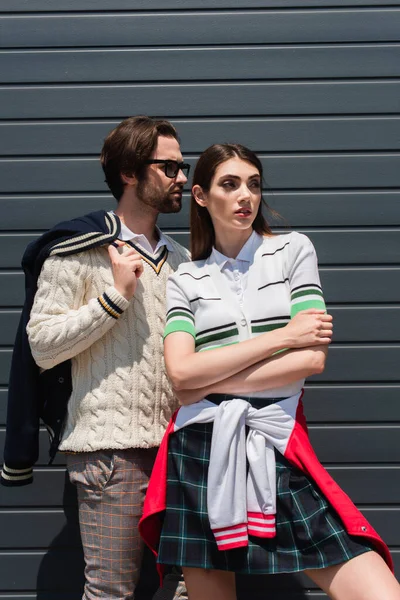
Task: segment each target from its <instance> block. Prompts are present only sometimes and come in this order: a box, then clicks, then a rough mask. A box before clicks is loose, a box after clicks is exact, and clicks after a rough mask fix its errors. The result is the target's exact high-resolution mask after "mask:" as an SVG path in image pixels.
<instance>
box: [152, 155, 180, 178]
mask: <svg viewBox="0 0 400 600" xmlns="http://www.w3.org/2000/svg"><path fill="white" fill-rule="evenodd" d="M145 164H146V165H162V164H163V165H164V169H163V170H164V174H165V176H166V177H168V178H169V179H174V178H175V177H176V176H177V175H178V173H179V171H182V172H183V174H184V175H185V177H188V176H189V172H190V165H189V163H185V162H180V163H179V162H178V161H177V160H172V159H169V158H166V159H161V158H160V159H152V160H146V161H145ZM171 164H173V165H175V166H176V171H175V174H174V175H168V173H167V169H168V166H169V165H171ZM184 170H186V171H187V172H186V173H185V171H184Z"/></svg>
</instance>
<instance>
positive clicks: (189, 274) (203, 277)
mask: <svg viewBox="0 0 400 600" xmlns="http://www.w3.org/2000/svg"><path fill="white" fill-rule="evenodd" d="M184 275H188V276H189V277H191V278H192V279H195V280H196V281H200V279H205V278H206V277H211V275H209V274H208V273H207V274H206V275H201V276H200V277H195V276H194V275H192V274H191V273H188V272H187V271H185V272H184V273H179V277H183V276H184Z"/></svg>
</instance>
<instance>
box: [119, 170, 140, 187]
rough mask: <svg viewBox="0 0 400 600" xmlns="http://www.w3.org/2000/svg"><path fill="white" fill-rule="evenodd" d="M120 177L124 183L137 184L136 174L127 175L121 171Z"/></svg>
mask: <svg viewBox="0 0 400 600" xmlns="http://www.w3.org/2000/svg"><path fill="white" fill-rule="evenodd" d="M121 179H122V182H123V183H125V185H136V184H137V178H136V175H128V174H127V173H121Z"/></svg>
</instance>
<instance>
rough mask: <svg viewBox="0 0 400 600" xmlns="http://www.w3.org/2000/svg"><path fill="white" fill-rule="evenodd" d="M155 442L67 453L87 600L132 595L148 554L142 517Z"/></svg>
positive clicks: (118, 599) (121, 598)
mask: <svg viewBox="0 0 400 600" xmlns="http://www.w3.org/2000/svg"><path fill="white" fill-rule="evenodd" d="M156 454H157V449H156V448H151V449H142V448H133V449H130V450H121V451H118V450H117V451H115V450H102V451H97V452H87V453H71V454H67V468H68V473H69V477H70V480H71V482H72V483H73V484H75V485H76V486H77V491H78V504H79V524H80V530H81V538H82V545H83V552H84V557H85V563H86V566H85V579H86V583H85V591H84V595H83V598H82V600H98V599H100V598H101V599H105V598H107V600H133V598H134V597H135V596H134V593H135V588H136V585H137V582H138V579H139V574H140V566H141V562H142V556H143V542H142V540H141V538H140V536H139V532H138V523H139V520H140V517H141V514H142V508H143V501H144V496H145V494H146V490H147V484H148V480H149V477H150V474H151V470H152V467H153V463H154V460H155V457H156Z"/></svg>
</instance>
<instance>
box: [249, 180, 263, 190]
mask: <svg viewBox="0 0 400 600" xmlns="http://www.w3.org/2000/svg"><path fill="white" fill-rule="evenodd" d="M250 187H252V188H253V189H255V190H259V189H260V187H261V184H260V182H259V181H253V183H251V184H250Z"/></svg>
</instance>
